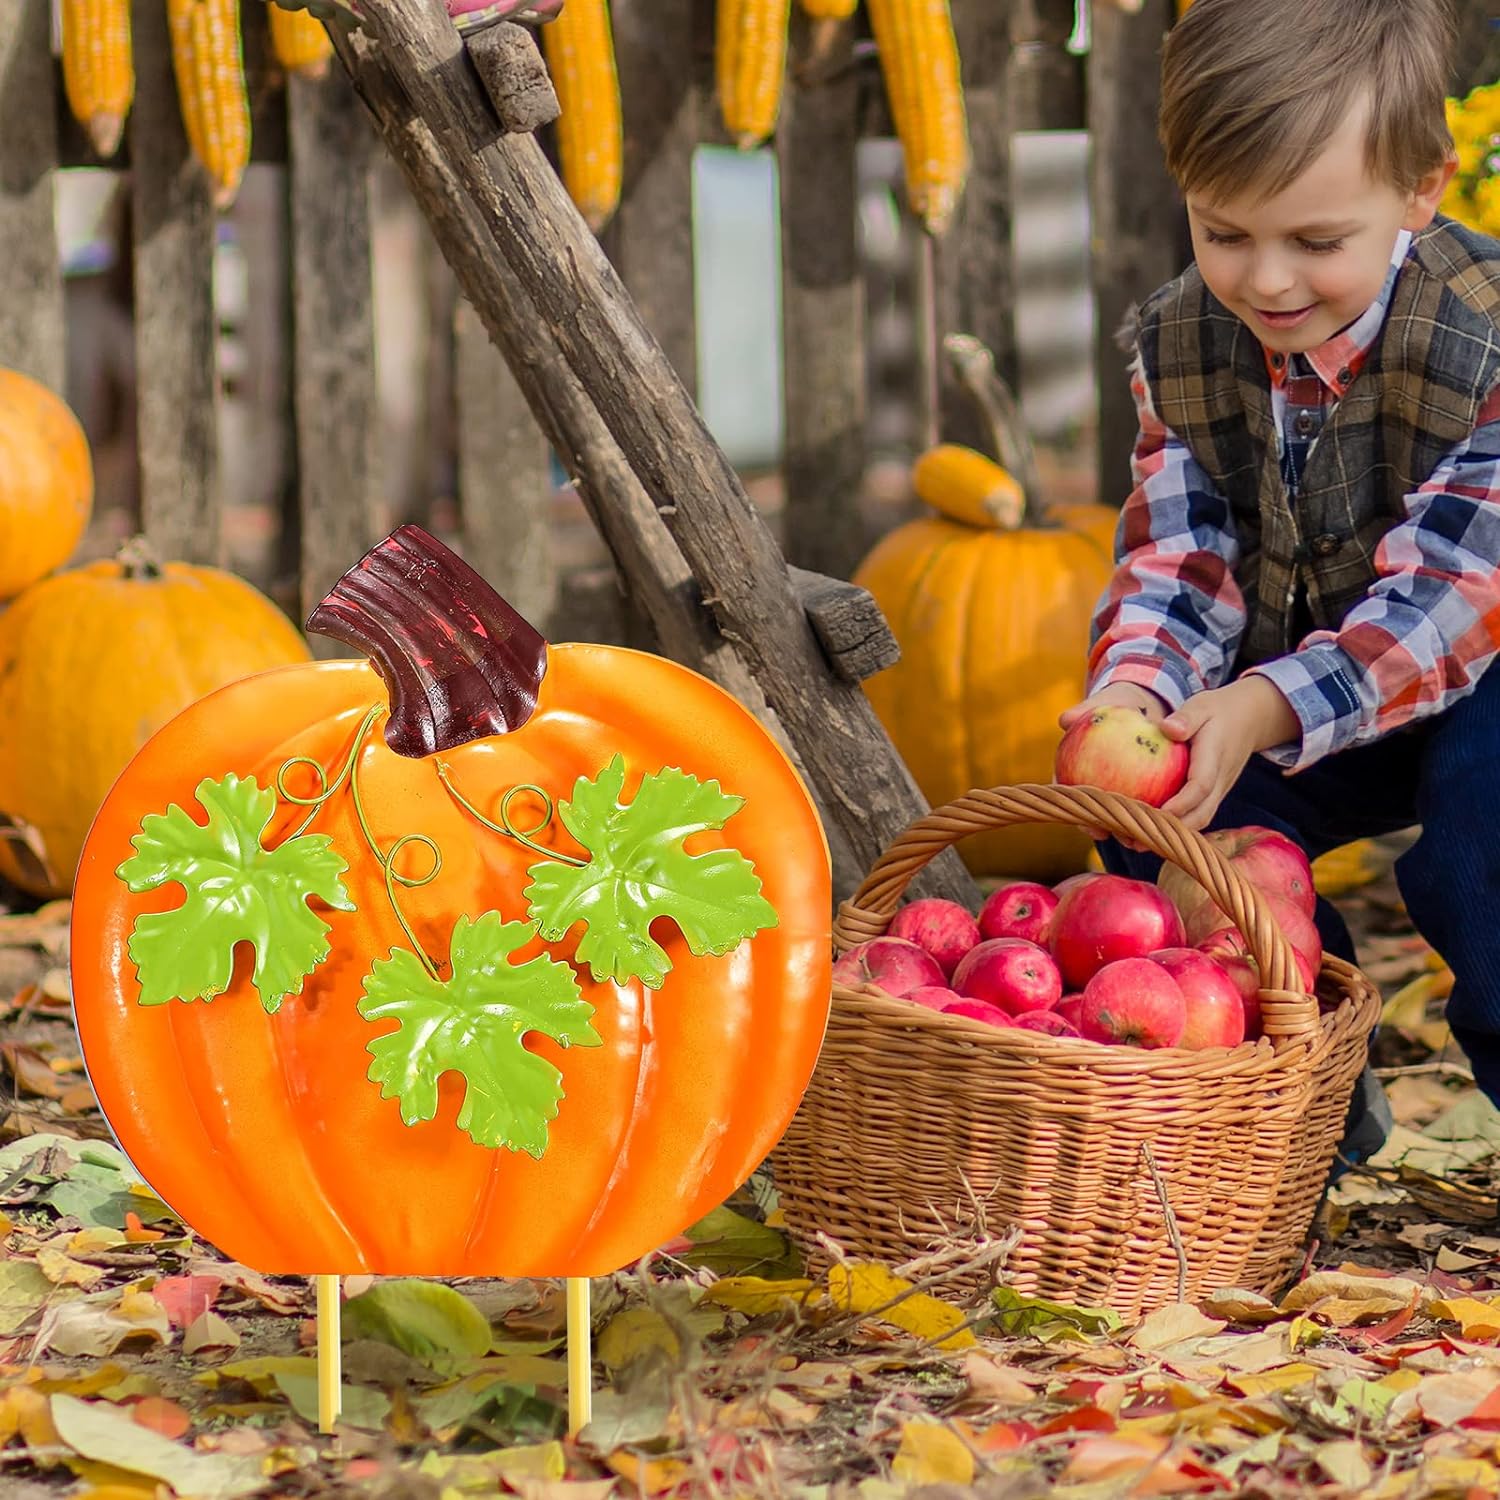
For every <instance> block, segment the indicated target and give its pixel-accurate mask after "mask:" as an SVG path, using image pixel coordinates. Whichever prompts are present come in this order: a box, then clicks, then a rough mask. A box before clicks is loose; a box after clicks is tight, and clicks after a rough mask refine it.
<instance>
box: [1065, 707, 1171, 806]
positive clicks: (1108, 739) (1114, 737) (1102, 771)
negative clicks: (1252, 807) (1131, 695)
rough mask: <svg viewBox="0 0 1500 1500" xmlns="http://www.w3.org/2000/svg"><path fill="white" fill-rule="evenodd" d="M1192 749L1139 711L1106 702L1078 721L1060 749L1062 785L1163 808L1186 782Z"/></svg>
mask: <svg viewBox="0 0 1500 1500" xmlns="http://www.w3.org/2000/svg"><path fill="white" fill-rule="evenodd" d="M1187 774H1188V747H1187V746H1186V745H1184V744H1180V743H1179V742H1178V741H1176V740H1169V739H1168V738H1167V737H1166V735H1165V734H1164V733H1162V730H1161V726H1160V725H1159V724H1153V723H1152V722H1151V720H1150V719H1148V718H1147V717H1146V715H1145V714H1143V713H1142V712H1141V711H1140V709H1138V708H1126V707H1124V706H1123V705H1120V704H1107V705H1105V706H1104V707H1101V708H1095V709H1091V710H1090V711H1089V712H1088V713H1086V714H1085V715H1084V716H1083V717H1082V718H1081V719H1075V720H1074V721H1073V724H1072V726H1071V727H1070V728H1069V729H1068V732H1067V733H1066V734H1064V735H1063V737H1062V743H1061V744H1060V745H1059V746H1058V747H1057V769H1056V776H1057V780H1058V781H1059V782H1060V783H1061V784H1062V785H1063V786H1097V787H1103V788H1104V789H1105V790H1106V791H1110V792H1121V793H1123V794H1124V795H1125V796H1127V797H1135V798H1138V799H1139V800H1140V801H1142V802H1147V803H1149V804H1150V805H1151V806H1152V807H1160V806H1161V805H1162V803H1163V802H1166V801H1167V800H1168V799H1169V798H1170V797H1171V796H1172V794H1173V793H1174V792H1176V791H1177V790H1178V788H1180V787H1181V786H1182V784H1183V782H1185V781H1186V780H1187Z"/></svg>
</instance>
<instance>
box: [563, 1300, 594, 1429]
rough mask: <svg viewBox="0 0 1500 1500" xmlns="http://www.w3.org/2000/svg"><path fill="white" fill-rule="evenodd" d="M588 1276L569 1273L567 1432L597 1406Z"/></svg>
mask: <svg viewBox="0 0 1500 1500" xmlns="http://www.w3.org/2000/svg"><path fill="white" fill-rule="evenodd" d="M590 1322H591V1319H590V1315H589V1279H588V1277H587V1276H570V1277H568V1436H569V1437H576V1436H577V1435H578V1432H579V1429H580V1428H582V1427H585V1426H587V1424H588V1420H589V1418H590V1417H591V1416H592V1415H593V1410H594V1352H593V1330H592V1328H591V1326H590Z"/></svg>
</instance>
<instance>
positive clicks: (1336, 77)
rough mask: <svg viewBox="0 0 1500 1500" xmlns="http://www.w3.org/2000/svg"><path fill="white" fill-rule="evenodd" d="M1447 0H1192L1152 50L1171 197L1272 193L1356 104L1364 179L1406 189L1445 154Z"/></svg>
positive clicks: (1450, 33)
mask: <svg viewBox="0 0 1500 1500" xmlns="http://www.w3.org/2000/svg"><path fill="white" fill-rule="evenodd" d="M1454 35H1455V27H1454V20H1453V13H1452V10H1451V8H1450V6H1449V4H1448V0H1196V3H1195V4H1194V5H1193V6H1192V7H1191V8H1190V9H1189V10H1188V12H1187V13H1186V15H1184V16H1183V18H1182V19H1181V20H1180V21H1179V22H1178V23H1177V24H1176V25H1175V26H1174V27H1173V28H1172V30H1171V32H1170V34H1169V35H1168V37H1167V42H1166V46H1165V48H1164V49H1163V54H1162V97H1161V118H1160V131H1161V143H1162V146H1163V147H1164V149H1165V151H1166V157H1167V169H1168V171H1170V172H1171V174H1172V176H1173V177H1174V178H1175V179H1176V181H1177V184H1178V186H1179V187H1181V188H1182V189H1183V191H1184V192H1192V193H1201V194H1202V195H1204V196H1205V197H1206V198H1207V199H1208V200H1209V201H1210V202H1220V201H1222V200H1224V199H1226V198H1231V197H1234V196H1236V195H1238V194H1240V193H1243V192H1246V191H1251V192H1254V191H1256V190H1259V192H1260V195H1261V196H1263V197H1267V198H1269V197H1271V196H1272V195H1273V194H1275V193H1277V192H1279V191H1280V190H1281V189H1282V188H1284V187H1285V186H1286V185H1287V184H1288V183H1289V182H1291V181H1292V180H1293V179H1294V178H1296V177H1298V176H1300V175H1301V174H1302V173H1303V172H1304V171H1305V170H1306V169H1307V168H1308V167H1309V166H1311V165H1312V163H1313V161H1314V160H1315V159H1316V157H1317V156H1318V153H1319V152H1320V151H1322V149H1323V147H1324V146H1325V145H1326V144H1327V143H1328V140H1329V138H1330V137H1331V136H1332V135H1333V133H1334V132H1335V131H1336V130H1337V129H1338V127H1339V126H1340V125H1341V124H1342V123H1343V121H1344V119H1345V118H1346V116H1347V114H1348V112H1349V110H1350V109H1351V108H1353V107H1354V106H1355V105H1356V104H1357V103H1358V102H1359V101H1360V100H1361V99H1362V98H1367V99H1368V100H1369V101H1370V110H1369V136H1368V141H1367V145H1366V154H1367V161H1368V164H1369V169H1370V173H1371V176H1372V177H1374V178H1376V179H1377V180H1382V181H1385V182H1388V183H1390V184H1391V185H1392V186H1394V187H1395V188H1397V189H1398V190H1399V191H1401V192H1410V191H1411V189H1413V188H1414V187H1415V186H1416V185H1417V183H1418V182H1419V181H1420V180H1421V178H1422V177H1423V176H1424V175H1425V174H1426V173H1428V172H1430V171H1431V170H1432V169H1433V168H1434V167H1437V166H1440V165H1441V164H1442V162H1443V161H1444V160H1445V159H1446V157H1447V155H1448V153H1449V152H1450V151H1451V150H1452V149H1453V140H1452V137H1451V135H1450V134H1449V131H1448V125H1447V121H1446V119H1445V117H1444V113H1443V98H1444V95H1445V94H1446V92H1447V88H1448V81H1449V69H1450V67H1451V59H1452V51H1453V45H1454Z"/></svg>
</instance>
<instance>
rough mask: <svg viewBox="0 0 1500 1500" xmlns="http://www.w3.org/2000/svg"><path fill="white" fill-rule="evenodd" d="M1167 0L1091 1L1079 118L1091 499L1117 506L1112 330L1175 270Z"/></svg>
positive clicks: (1124, 395) (1126, 435)
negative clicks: (1094, 422) (1083, 106)
mask: <svg viewBox="0 0 1500 1500" xmlns="http://www.w3.org/2000/svg"><path fill="white" fill-rule="evenodd" d="M1172 14H1173V5H1172V0H1144V4H1143V6H1142V8H1141V11H1140V13H1139V14H1137V15H1126V14H1125V13H1123V12H1122V11H1119V10H1116V9H1115V8H1114V6H1112V5H1095V7H1094V40H1093V50H1092V52H1091V53H1090V55H1089V90H1088V95H1089V97H1088V116H1089V130H1090V132H1091V134H1092V136H1093V149H1094V154H1093V162H1092V166H1091V174H1090V179H1091V180H1090V208H1091V214H1092V219H1093V246H1094V296H1095V299H1096V302H1097V306H1098V324H1097V328H1098V332H1097V334H1096V337H1095V349H1096V350H1097V360H1098V373H1099V498H1100V500H1101V501H1103V502H1104V503H1105V504H1106V505H1110V504H1119V503H1120V502H1121V501H1122V500H1124V498H1125V496H1126V494H1127V492H1128V491H1129V489H1130V452H1131V449H1132V447H1133V446H1134V444H1135V431H1136V421H1135V407H1134V405H1133V403H1132V402H1131V399H1130V387H1129V379H1128V376H1127V374H1126V368H1127V364H1128V360H1129V356H1128V355H1127V354H1126V353H1125V351H1123V350H1122V349H1121V348H1120V347H1119V345H1118V344H1117V342H1116V339H1115V335H1116V333H1117V331H1118V330H1119V328H1120V325H1121V324H1122V323H1123V322H1124V321H1125V318H1126V314H1127V313H1128V312H1129V310H1130V308H1131V307H1132V306H1133V305H1134V304H1136V303H1139V302H1140V301H1142V300H1143V299H1144V298H1146V297H1149V296H1150V295H1151V293H1152V292H1154V291H1155V290H1156V289H1157V287H1159V286H1161V285H1162V284H1163V283H1164V282H1167V281H1170V280H1171V279H1172V277H1174V276H1175V275H1177V273H1178V272H1179V271H1180V270H1181V269H1182V265H1181V263H1180V262H1181V257H1180V255H1179V252H1178V245H1179V243H1180V225H1181V221H1182V207H1181V204H1180V202H1179V200H1178V194H1177V189H1176V187H1175V186H1174V184H1173V182H1172V179H1171V178H1170V177H1168V176H1167V169H1166V166H1165V164H1164V162H1163V160H1162V152H1161V146H1160V145H1159V143H1158V142H1157V139H1156V111H1157V103H1158V100H1159V98H1160V92H1161V42H1162V38H1163V37H1164V36H1165V35H1166V32H1167V28H1168V27H1169V26H1170V25H1171V18H1172Z"/></svg>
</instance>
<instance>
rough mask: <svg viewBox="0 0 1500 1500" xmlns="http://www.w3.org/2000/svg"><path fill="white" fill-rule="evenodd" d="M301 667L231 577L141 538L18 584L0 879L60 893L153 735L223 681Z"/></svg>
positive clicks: (280, 622)
mask: <svg viewBox="0 0 1500 1500" xmlns="http://www.w3.org/2000/svg"><path fill="white" fill-rule="evenodd" d="M307 659H308V650H307V643H306V642H305V641H304V640H303V639H302V636H301V634H300V633H299V632H298V630H297V629H296V627H295V626H294V625H293V624H292V622H291V621H290V620H288V619H287V617H286V616H285V615H284V614H282V612H281V611H280V610H279V609H277V608H276V606H275V605H274V604H272V603H271V601H270V600H269V599H267V598H266V597H265V596H264V595H263V594H260V593H258V592H257V591H256V590H255V589H254V588H252V587H251V586H250V585H249V584H248V583H246V582H245V581H244V579H242V578H237V577H235V575H234V574H232V573H226V572H224V571H223V570H222V569H219V568H206V567H198V566H195V565H193V564H190V563H179V562H169V563H159V562H157V561H156V559H155V558H154V557H153V556H152V555H151V553H150V549H149V548H147V546H146V545H145V542H144V540H143V539H141V538H136V539H134V540H133V541H130V542H127V543H126V544H125V545H124V546H123V547H122V548H121V549H120V551H119V554H118V556H116V557H114V558H111V559H103V560H100V561H98V562H92V563H88V564H86V565H85V566H83V567H81V568H69V569H68V570H67V571H65V572H62V573H59V574H57V575H56V576H55V577H53V578H44V579H42V580H41V581H40V582H39V583H34V584H32V586H31V587H30V588H28V589H27V590H26V591H25V592H24V593H23V594H22V595H21V597H20V598H19V599H17V600H16V601H15V602H14V603H13V604H12V605H11V606H10V607H9V608H8V609H7V610H6V611H5V613H4V614H3V615H0V814H4V815H6V817H8V818H9V819H10V820H12V821H13V822H15V823H17V824H19V825H21V827H22V828H23V829H24V830H26V831H27V834H28V838H27V839H22V838H17V837H14V836H13V837H10V838H0V874H3V875H4V876H5V877H6V878H7V879H8V880H10V881H12V882H13V883H14V884H16V885H18V886H20V887H21V888H22V889H23V890H26V891H30V892H31V893H32V894H33V895H37V896H60V895H64V894H66V893H67V891H68V889H69V887H70V886H71V885H72V882H73V871H74V869H75V868H76V866H77V864H78V855H79V851H80V850H81V849H82V848H83V841H84V837H85V835H86V834H87V833H88V830H89V822H90V820H91V819H92V818H93V816H94V812H95V810H96V809H97V808H98V806H99V804H100V803H101V802H102V801H103V800H104V794H105V793H106V792H107V791H108V790H109V787H110V783H111V782H113V781H114V779H115V777H116V776H118V775H119V774H120V771H121V770H122V769H123V767H124V765H125V763H126V762H127V761H128V760H129V759H130V757H131V756H132V755H134V754H135V752H136V751H137V750H138V749H139V748H140V747H141V746H142V745H143V744H144V743H145V742H146V740H147V738H148V737H149V736H150V735H151V734H152V733H153V732H154V731H155V730H157V729H159V728H160V727H161V726H162V725H163V724H165V723H166V722H167V720H168V719H170V718H171V717H172V715H173V714H175V713H177V712H178V711H179V710H180V709H183V708H186V707H187V705H188V704H189V703H191V702H193V700H194V699H196V698H200V697H202V695H203V694H204V693H207V692H210V691H212V690H213V689H214V688H216V687H219V686H221V685H222V684H224V683H226V682H231V681H233V680H234V679H235V678H236V677H245V676H248V675H249V674H250V673H252V672H263V671H264V670H265V669H266V668H267V667H275V666H280V665H282V664H283V663H286V662H297V661H306V660H307ZM28 839H29V842H28ZM33 846H34V847H33Z"/></svg>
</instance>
